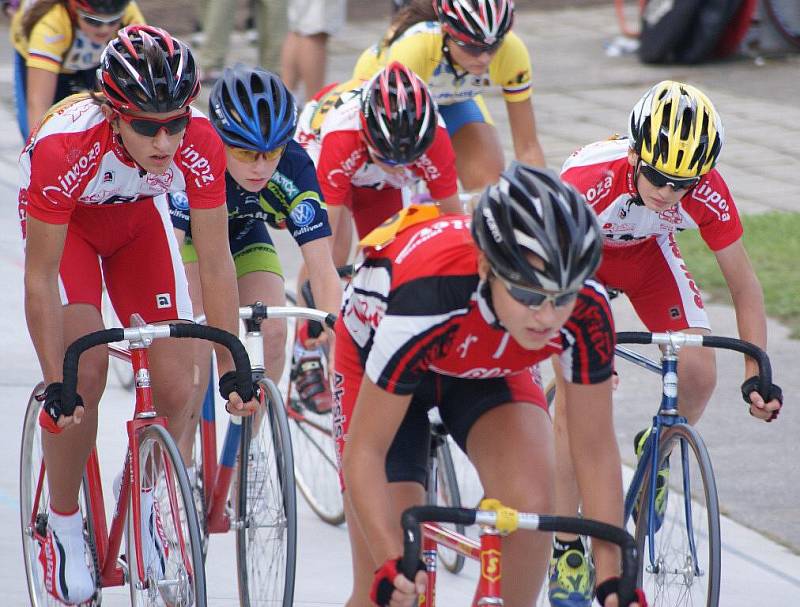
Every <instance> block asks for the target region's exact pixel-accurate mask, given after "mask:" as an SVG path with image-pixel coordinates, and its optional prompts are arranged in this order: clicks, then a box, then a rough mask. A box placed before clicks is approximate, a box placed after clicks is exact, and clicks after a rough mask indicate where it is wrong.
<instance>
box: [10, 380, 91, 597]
mask: <svg viewBox="0 0 800 607" xmlns="http://www.w3.org/2000/svg"><path fill="white" fill-rule="evenodd" d="M43 390H44V384H43V383H40V384H39V385H38V386H36V388H34V390H33V392H32V393H31V396H30V398H29V399H28V405H27V408H26V410H25V418H24V421H23V425H22V444H21V447H20V478H19V487H20V500H19V503H20V527H21V531H22V553H23V559H24V562H25V577H26V581H27V586H28V595H29V597H30V600H31V605H32V606H33V607H62V606H63V603H62V602H60V601H57V600H56V599H54V598H53V597H51V596H50V594H48V592H47V590H46V589H45V587H44V580H43V579H42V574H41V570H40V568H39V566H38V560H39V546H40V543H39V541H38V540H37V539H36V537H34V532H36V533H38V534H39V535H42V534H43V533H44V532H45V531H46V526H47V510H48V505H49V499H48V497H49V496H48V494H47V491H48V488H47V477H46V476H45V477H44V479H43V483H42V494H41V495H40V496H39V505H38V513H37V516H36V523H35V526H36V530H34V529H31V525H30V523H31V520H33V516H32V510H33V504H34V502H35V501H36V488H37V485H38V482H37V481H38V476H39V472H40V470H41V466H42V464H43V461H42V448H41V437H42V429H41V427H40V426H39V411H40V410H41V408H42V403H41V402H40V401H38V400H37V399H36V395H37V394H40V393H41V392H42V391H43ZM45 475H46V473H45ZM80 495H81V499H79V500H78V507H79V509H80V511H81V514H82V516H83V521H84V529H83V532H84V539H85V541H86V546H87V555H86V559H87V565H88V566H89V568H90V570H91V572H92V577H93V579H94V581H95V588H96V592H95V596H94V597H92V599H91V600H90V601H88V602H85V603H83V604H82V605H84V606H91V607H94V606H97V605H100V603H101V601H102V589H101V588H99V587H98V584H97V580H99V579H100V572H99V564H98V562H97V554H96V552H95V550H94V547H95V546H96V536H95V532H94V524H93V522H92V520H93V519H92V510H91V501H90V500H89V491H88V487H87V483H86V477H85V476H84V481H83V482H82V483H81V492H80Z"/></svg>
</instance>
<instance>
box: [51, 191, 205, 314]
mask: <svg viewBox="0 0 800 607" xmlns="http://www.w3.org/2000/svg"><path fill="white" fill-rule="evenodd" d="M163 198H164V197H158V198H156V199H151V198H148V199H145V200H141V201H137V202H129V203H122V204H116V205H97V206H87V205H80V204H79V205H77V206H76V208H75V210H74V211H73V213H72V216H71V217H70V222H69V227H68V229H67V239H66V242H65V245H64V252H63V255H62V257H61V267H60V268H59V291H60V292H61V303H62V304H63V305H65V306H66V305H70V304H89V305H92V306H94V307H95V308H97V309H98V310H101V303H100V302H101V296H102V284H103V280H105V284H106V289H107V290H108V294H109V297H110V299H111V303H112V304H113V305H114V310H115V311H116V313H117V316H118V317H119V318H120V320H121V321H122V324H123V325H125V326H128V325H129V324H130V316H131V314H133V313H134V312H138V313H139V314H140V315H141V316H142V318H144V320H145V321H146V322H159V321H167V320H175V319H184V320H191V318H192V305H191V301H190V299H189V290H188V286H187V283H186V274H185V273H184V270H183V263H182V262H181V256H180V251H179V250H178V246H177V241H176V240H175V236H174V234H173V230H172V222H171V221H170V218H169V210H168V209H167V205H166V201H165V200H164V199H163Z"/></svg>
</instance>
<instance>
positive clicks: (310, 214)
mask: <svg viewBox="0 0 800 607" xmlns="http://www.w3.org/2000/svg"><path fill="white" fill-rule="evenodd" d="M315 215H316V213H315V212H314V207H313V206H312V205H311V204H310V203H308V202H305V201H303V202H301V203H300V204H298V205H297V206H296V207H295V208H294V209H293V210H292V212H291V214H290V216H291V218H292V221H293V222H294V225H296V226H297V227H298V228H303V227H305V226H307V225H308V224H310V223H311V222H312V221H314V216H315Z"/></svg>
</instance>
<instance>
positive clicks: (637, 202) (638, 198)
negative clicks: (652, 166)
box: [628, 156, 644, 207]
mask: <svg viewBox="0 0 800 607" xmlns="http://www.w3.org/2000/svg"><path fill="white" fill-rule="evenodd" d="M641 166H642V158H641V156H640V157H639V159H638V160H637V161H636V166H635V167H633V191H634V192H635V194H634V196H633V197H632V198H631V199H630V200H628V205H633V206H637V207H643V206H644V200H642V195H641V194H639V168H640V167H641Z"/></svg>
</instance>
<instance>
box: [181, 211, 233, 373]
mask: <svg viewBox="0 0 800 607" xmlns="http://www.w3.org/2000/svg"><path fill="white" fill-rule="evenodd" d="M190 213H191V222H192V242H193V243H194V246H195V249H197V261H198V264H199V271H200V286H201V288H202V291H203V308H204V309H205V312H206V319H207V322H208V324H209V325H211V326H214V327H218V328H220V329H224V330H225V331H228V332H230V333H233V334H234V335H239V289H238V287H237V284H236V271H235V269H234V266H233V258H232V257H231V252H230V251H231V250H230V245H229V243H228V208H227V207H226V206H225V205H222V206H219V207H216V208H214V209H191V211H190ZM214 348H215V350H216V353H217V368H218V370H219V374H220V376H221V375H223V374H224V373H225V372H227V371H231V370H232V369H233V359H232V358H231V355H230V353H229V352H228V350H227V349H225V348H223V347H222V346H216V345H215V347H214Z"/></svg>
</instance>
